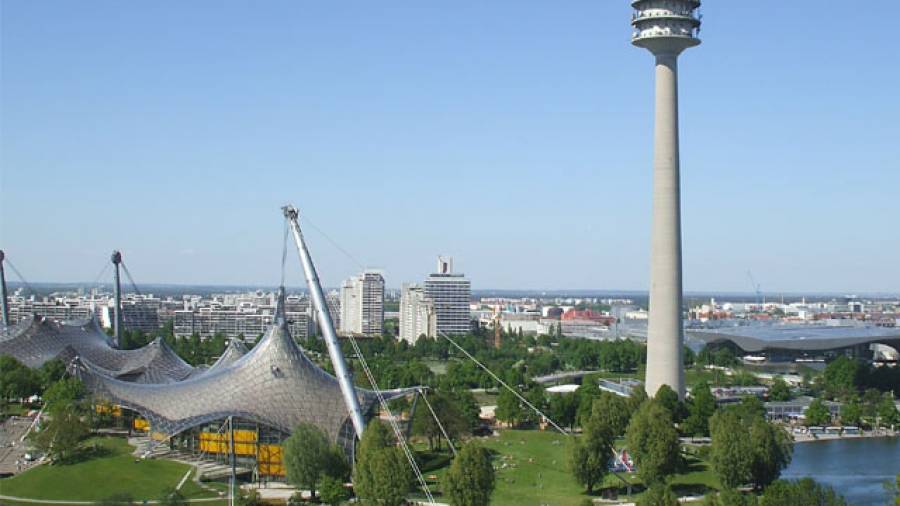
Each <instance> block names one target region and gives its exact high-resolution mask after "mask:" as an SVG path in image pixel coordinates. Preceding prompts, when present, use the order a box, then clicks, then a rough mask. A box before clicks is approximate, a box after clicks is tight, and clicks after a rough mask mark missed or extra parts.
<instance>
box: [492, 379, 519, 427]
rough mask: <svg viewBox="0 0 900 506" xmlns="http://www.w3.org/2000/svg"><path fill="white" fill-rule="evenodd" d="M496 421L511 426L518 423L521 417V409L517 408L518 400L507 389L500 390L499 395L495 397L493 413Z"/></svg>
mask: <svg viewBox="0 0 900 506" xmlns="http://www.w3.org/2000/svg"><path fill="white" fill-rule="evenodd" d="M495 415H496V417H497V420H500V421H501V422H506V423H508V424H510V425H512V426H515V425H517V424H518V423H519V420H520V419H521V416H522V409H521V408H520V407H519V399H518V398H517V397H516V396H515V394H513V393H512V392H510V391H509V390H507V389H505V388H504V389H501V390H500V395H498V396H497V410H496V411H495Z"/></svg>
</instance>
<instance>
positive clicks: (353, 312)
mask: <svg viewBox="0 0 900 506" xmlns="http://www.w3.org/2000/svg"><path fill="white" fill-rule="evenodd" d="M338 328H339V329H340V331H341V332H343V333H345V334H354V335H363V336H380V335H381V334H382V333H383V332H384V277H383V276H382V275H381V273H380V272H377V271H365V272H363V273H361V274H359V275H358V276H354V277H352V278H350V279H348V280H346V281H344V283H343V284H342V285H341V322H340V326H338Z"/></svg>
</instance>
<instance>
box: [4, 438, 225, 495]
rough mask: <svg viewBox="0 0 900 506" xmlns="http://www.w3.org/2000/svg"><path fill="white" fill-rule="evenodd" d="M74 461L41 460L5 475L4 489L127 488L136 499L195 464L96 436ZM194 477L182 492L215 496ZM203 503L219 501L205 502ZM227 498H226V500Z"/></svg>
mask: <svg viewBox="0 0 900 506" xmlns="http://www.w3.org/2000/svg"><path fill="white" fill-rule="evenodd" d="M82 446H83V451H82V454H81V456H80V457H79V458H78V459H77V460H75V461H74V462H72V463H67V464H54V465H40V466H37V467H35V468H33V469H30V470H28V471H26V472H24V473H22V474H20V475H18V476H15V477H12V478H6V479H4V480H2V481H0V495H5V496H11V497H22V498H28V499H50V500H71V501H100V500H103V499H106V498H108V497H111V496H113V495H116V494H128V495H130V496H131V497H132V498H134V499H135V500H136V501H138V502H140V501H143V500H145V499H146V500H156V499H158V498H159V497H160V496H161V495H162V494H163V491H164V490H166V489H171V488H174V487H176V486H177V485H178V483H179V482H180V481H181V480H182V478H183V477H184V476H185V474H186V473H188V472H191V473H193V472H194V471H193V470H192V468H191V466H189V465H187V464H182V463H179V462H174V461H171V460H152V459H148V460H141V459H138V458H136V457H135V456H133V455H132V454H131V452H132V451H133V450H134V448H133V447H132V446H131V445H129V444H128V443H127V442H126V441H125V440H124V439H122V438H116V437H93V438H90V439H87V440H85V441H84V442H82ZM192 477H193V474H192V475H191V477H189V478H188V479H187V480H186V481H185V482H184V485H183V486H182V487H181V489H180V490H179V492H180V493H181V494H182V495H183V496H184V497H185V498H187V499H195V498H210V497H216V495H215V494H213V493H211V492H208V491H206V490H203V489H202V488H200V487H199V486H198V485H197V484H196V483H194V481H193V480H192V479H191V478H192ZM203 504H216V503H215V502H204V503H203ZM223 504H224V502H223Z"/></svg>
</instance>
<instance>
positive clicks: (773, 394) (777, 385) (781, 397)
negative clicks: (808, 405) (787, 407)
mask: <svg viewBox="0 0 900 506" xmlns="http://www.w3.org/2000/svg"><path fill="white" fill-rule="evenodd" d="M769 400H773V401H780V402H783V401H789V400H791V387H789V386H788V384H787V382H786V381H784V378H782V377H781V376H776V377H775V379H774V380H773V381H772V387H771V388H769Z"/></svg>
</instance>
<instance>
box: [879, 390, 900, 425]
mask: <svg viewBox="0 0 900 506" xmlns="http://www.w3.org/2000/svg"><path fill="white" fill-rule="evenodd" d="M875 415H876V416H877V417H878V423H879V425H887V426H891V425H897V424H900V412H898V411H897V405H896V404H894V398H893V397H892V396H891V394H890V392H885V393H884V394H883V395H882V396H881V400H880V401H878V405H877V406H876V407H875Z"/></svg>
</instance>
